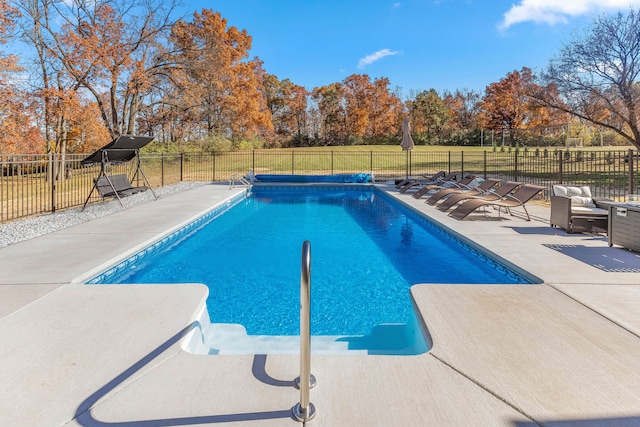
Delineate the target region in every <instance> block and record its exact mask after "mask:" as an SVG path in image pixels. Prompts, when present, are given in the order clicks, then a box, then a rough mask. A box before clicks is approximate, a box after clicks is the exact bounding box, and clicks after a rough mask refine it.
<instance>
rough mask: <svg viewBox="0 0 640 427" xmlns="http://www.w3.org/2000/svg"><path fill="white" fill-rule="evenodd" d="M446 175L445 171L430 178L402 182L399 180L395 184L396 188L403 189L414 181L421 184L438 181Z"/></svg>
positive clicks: (425, 176) (409, 179)
mask: <svg viewBox="0 0 640 427" xmlns="http://www.w3.org/2000/svg"><path fill="white" fill-rule="evenodd" d="M446 173H447V171H440V172H437V173H434V174H433V175H431V176H427V175H422V178H421V179H416V178H407V179H403V180H400V181H398V182H396V188H401V187H404V186H405V185H407V184H409V183H410V182H414V181H421V182H425V181H437V180H438V179H440V178H442V177H443V176H445V174H446Z"/></svg>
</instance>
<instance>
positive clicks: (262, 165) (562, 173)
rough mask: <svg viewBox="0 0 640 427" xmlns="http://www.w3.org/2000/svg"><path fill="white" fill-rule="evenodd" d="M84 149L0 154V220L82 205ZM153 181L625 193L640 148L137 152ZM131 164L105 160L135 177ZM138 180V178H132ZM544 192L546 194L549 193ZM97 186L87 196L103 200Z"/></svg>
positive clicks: (633, 186) (91, 172)
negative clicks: (336, 182)
mask: <svg viewBox="0 0 640 427" xmlns="http://www.w3.org/2000/svg"><path fill="white" fill-rule="evenodd" d="M85 157H86V156H85V155H80V154H71V155H66V156H64V157H61V156H59V155H51V154H50V155H2V156H0V222H5V221H9V220H13V219H17V218H21V217H25V216H29V215H37V214H43V213H49V212H55V211H57V210H61V209H67V208H72V207H77V206H82V204H84V202H85V200H86V199H87V197H88V196H89V193H90V192H91V188H92V186H93V179H94V178H95V177H97V176H98V174H99V171H100V166H95V165H94V166H90V167H84V166H82V164H81V160H82V159H83V158H85ZM140 161H141V166H142V169H143V170H144V173H145V176H146V177H147V178H148V179H149V182H150V184H151V186H153V187H162V186H166V185H171V184H175V183H178V182H181V181H218V182H219V181H228V179H229V177H230V176H231V175H233V174H240V175H245V174H247V173H248V172H250V171H253V173H255V174H260V173H269V174H298V175H310V174H313V175H332V174H338V173H360V172H366V173H371V174H372V175H373V177H374V179H375V180H376V181H386V180H395V179H401V178H406V177H411V176H413V177H420V176H421V175H431V174H433V173H434V172H437V171H439V170H445V171H447V172H454V171H458V172H461V173H463V174H474V175H477V176H479V177H483V178H487V177H494V178H499V179H509V180H514V181H521V182H527V183H533V184H538V185H543V186H546V187H547V188H548V189H550V188H551V185H553V184H559V183H565V184H567V183H569V184H575V185H588V186H590V187H591V189H592V193H593V194H594V196H598V197H609V198H612V199H618V200H620V199H623V198H624V197H625V196H626V195H628V194H634V193H636V192H637V190H638V184H639V175H638V173H637V170H636V169H637V168H636V164H637V163H638V152H637V151H635V150H621V151H586V150H584V151H582V150H581V151H565V150H546V149H543V150H540V149H536V150H520V151H516V150H513V151H502V150H500V151H469V152H464V151H461V152H453V151H442V152H427V151H424V152H421V151H402V152H400V151H398V152H385V151H381V152H376V151H357V152H348V151H339V150H336V151H298V150H291V151H282V150H253V151H238V152H226V153H183V154H142V155H141V156H140ZM135 167H136V165H135V162H129V163H123V164H120V165H117V166H109V167H108V171H107V172H108V173H109V174H121V173H125V174H127V175H128V176H129V177H132V176H133V175H134V172H135ZM135 184H136V185H139V184H140V183H135ZM548 194H549V191H547V192H546V196H548ZM100 200H101V199H100V197H99V195H98V194H97V193H96V192H94V194H93V195H92V197H91V199H90V202H96V201H100Z"/></svg>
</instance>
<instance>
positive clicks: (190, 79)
mask: <svg viewBox="0 0 640 427" xmlns="http://www.w3.org/2000/svg"><path fill="white" fill-rule="evenodd" d="M171 42H172V44H173V47H174V51H175V52H176V53H175V55H174V58H175V62H176V63H177V64H178V67H177V68H176V69H175V72H174V73H173V76H172V79H173V82H174V83H175V84H176V86H177V88H178V96H179V98H178V100H177V103H176V104H177V105H179V106H180V108H182V109H183V110H184V111H185V112H187V111H188V112H190V113H191V114H192V116H193V118H194V119H195V120H197V121H198V123H199V124H202V125H203V126H204V127H205V131H206V135H207V136H223V137H226V138H239V137H242V138H252V137H255V136H263V137H264V136H265V134H266V133H267V132H268V131H270V130H272V129H273V124H272V123H271V114H270V112H269V110H268V108H267V104H266V100H265V97H264V94H263V93H262V92H261V90H262V89H263V88H262V79H263V76H264V70H263V69H262V63H261V61H260V60H259V59H258V58H254V59H253V60H251V61H250V60H248V59H247V58H248V52H249V50H250V49H251V36H249V35H248V34H247V32H246V31H245V30H242V31H240V30H238V29H237V28H236V27H233V26H232V27H228V28H227V20H226V19H224V18H222V16H221V15H220V13H214V12H213V11H212V10H209V9H203V10H202V13H198V12H196V13H194V15H193V21H192V22H186V21H184V20H180V21H178V22H177V23H176V25H175V26H174V28H173V30H172V32H171ZM166 102H169V103H174V101H173V100H167V101H166Z"/></svg>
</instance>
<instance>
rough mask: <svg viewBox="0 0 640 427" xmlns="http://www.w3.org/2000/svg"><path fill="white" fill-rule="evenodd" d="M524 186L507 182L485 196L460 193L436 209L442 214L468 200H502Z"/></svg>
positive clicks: (519, 183) (514, 182)
mask: <svg viewBox="0 0 640 427" xmlns="http://www.w3.org/2000/svg"><path fill="white" fill-rule="evenodd" d="M521 185H522V183H521V182H516V181H507V182H503V183H501V184H500V186H499V187H495V188H492V189H491V190H489V191H487V192H486V193H484V194H475V195H473V194H467V193H459V194H454V195H453V196H451V197H449V198H448V199H446V200H445V201H444V202H442V203H440V204H439V205H438V206H436V209H438V210H439V211H442V212H446V211H448V210H449V209H451V208H452V207H454V206H455V205H457V204H458V203H460V202H464V201H465V200H468V199H475V198H478V199H485V200H502V199H503V198H505V197H506V196H507V194H509V193H511V192H513V191H515V190H517V189H518V188H519V187H520V186H521Z"/></svg>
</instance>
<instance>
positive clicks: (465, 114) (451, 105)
mask: <svg viewBox="0 0 640 427" xmlns="http://www.w3.org/2000/svg"><path fill="white" fill-rule="evenodd" d="M480 99H481V95H480V94H479V93H478V92H475V91H473V90H466V89H462V90H460V89H457V90H456V91H455V92H454V93H448V92H446V93H445V96H444V98H443V102H444V104H445V105H446V106H447V108H448V109H449V116H450V118H451V121H450V123H449V127H450V128H451V129H452V130H454V131H460V130H471V129H476V128H477V127H478V115H479V113H480Z"/></svg>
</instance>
